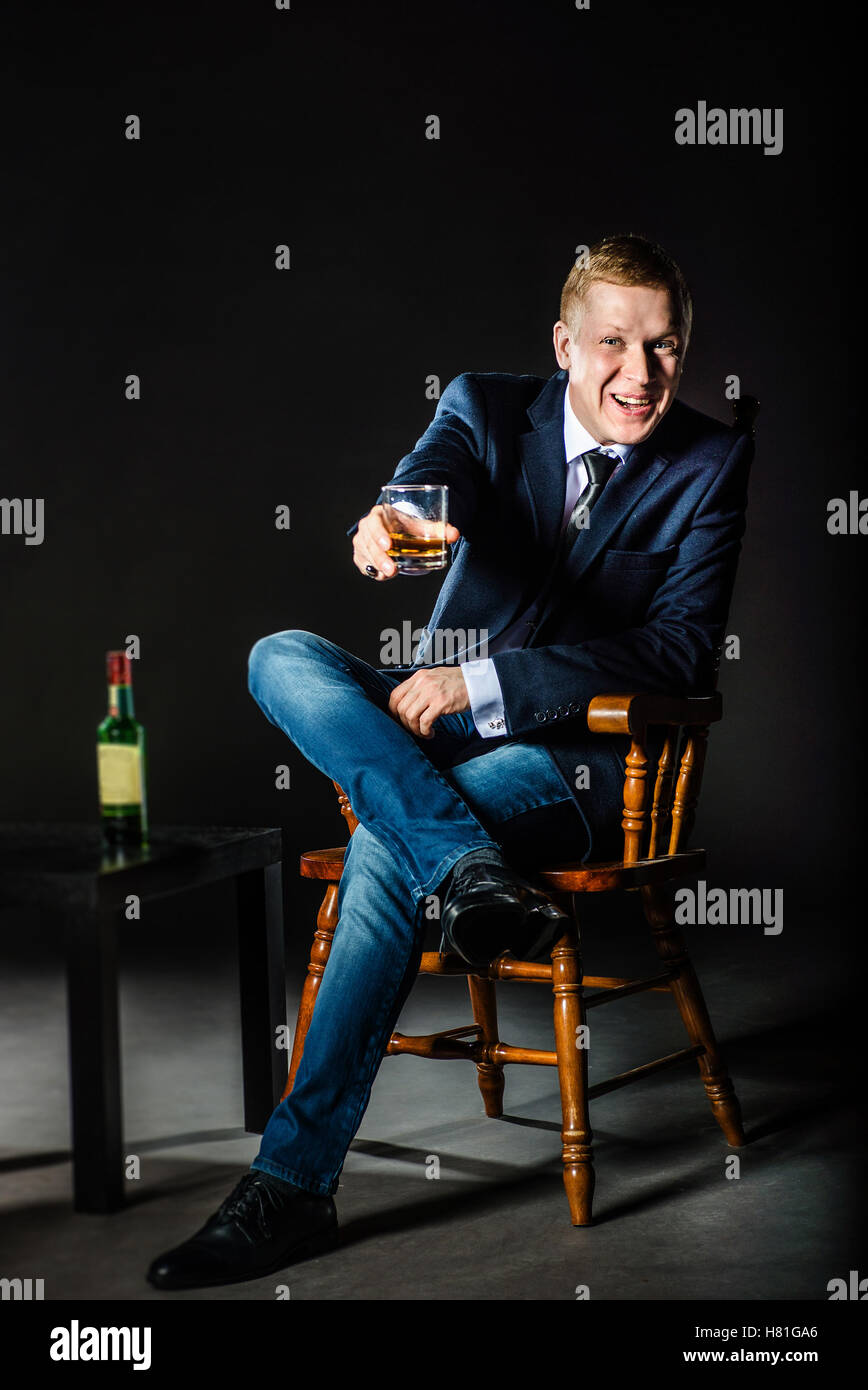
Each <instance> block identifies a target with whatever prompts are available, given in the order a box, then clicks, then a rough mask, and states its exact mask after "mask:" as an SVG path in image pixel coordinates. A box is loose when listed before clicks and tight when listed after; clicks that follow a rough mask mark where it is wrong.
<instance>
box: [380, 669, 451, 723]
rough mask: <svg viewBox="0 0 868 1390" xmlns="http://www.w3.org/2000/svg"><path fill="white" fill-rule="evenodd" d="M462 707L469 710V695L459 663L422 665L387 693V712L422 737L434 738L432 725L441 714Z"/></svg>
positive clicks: (449, 712)
mask: <svg viewBox="0 0 868 1390" xmlns="http://www.w3.org/2000/svg"><path fill="white" fill-rule="evenodd" d="M465 709H470V697H469V696H468V694H467V686H466V684H465V682H464V672H463V671H462V670H461V667H460V666H429V667H423V669H422V670H420V671H417V672H416V673H415V674H414V675H412V676H411V677H410V679H409V680H406V681H402V682H401V684H400V685H396V686H395V689H394V690H393V691H392V693H391V695H390V696H389V712H390V713H391V714H393V715H394V716H395V718H396V719H399V720H400V721H401V723H402V724H403V725H404V728H405V729H409V730H410V733H411V734H419V735H421V737H422V738H433V737H434V731H433V728H432V725H433V724H434V721H435V720H436V719H439V718H440V716H441V714H459V713H460V712H461V710H465Z"/></svg>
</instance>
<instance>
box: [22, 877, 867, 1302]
mask: <svg viewBox="0 0 868 1390" xmlns="http://www.w3.org/2000/svg"><path fill="white" fill-rule="evenodd" d="M632 901H633V902H635V900H632ZM305 906H306V904H305ZM188 911H189V913H190V915H189V916H188V917H187V919H186V920H185V921H179V920H178V919H177V917H173V916H172V915H171V912H169V911H168V909H167V910H166V911H165V912H164V913H163V915H162V917H160V916H159V914H157V916H156V917H152V919H151V921H150V923H149V924H148V930H147V932H146V931H145V928H144V926H143V925H142V924H136V925H137V926H138V927H139V928H140V934H139V936H138V938H137V937H136V936H135V935H133V934H131V936H130V937H129V938H128V940H127V942H126V943H125V949H124V974H123V989H122V1030H123V1047H124V1087H125V1130H126V1136H127V1138H126V1142H125V1147H126V1151H127V1152H128V1153H130V1154H137V1155H138V1156H139V1157H140V1160H141V1177H140V1179H139V1180H138V1181H131V1182H130V1183H129V1184H128V1190H129V1204H128V1207H127V1208H126V1209H125V1210H124V1211H122V1212H120V1213H117V1214H114V1215H111V1216H90V1215H80V1214H79V1215H77V1214H75V1213H73V1211H72V1209H71V1200H70V1191H71V1188H70V1182H71V1170H70V1163H69V1154H68V1148H69V1115H68V1099H67V1080H66V1033H65V1028H66V1023H65V1005H64V985H63V975H62V968H61V961H60V956H59V951H58V946H57V943H56V942H53V941H52V940H50V939H48V938H47V937H45V936H44V935H43V934H42V929H41V926H40V924H39V923H38V921H34V920H33V919H32V918H30V917H24V916H16V915H15V914H14V913H9V912H7V913H6V914H5V915H4V917H3V919H2V926H3V942H4V946H5V952H6V959H5V965H4V969H3V974H2V984H0V991H2V993H0V1006H2V1008H0V1086H2V1096H3V1106H2V1121H0V1173H2V1176H3V1183H2V1198H0V1232H2V1235H0V1261H2V1267H0V1275H5V1276H10V1277H11V1276H13V1275H17V1276H19V1277H31V1278H43V1279H44V1280H45V1296H46V1299H58V1300H73V1299H96V1300H99V1299H109V1298H111V1299H144V1300H148V1299H166V1298H176V1299H181V1300H183V1299H209V1300H216V1301H219V1300H262V1299H274V1298H275V1296H276V1292H275V1290H276V1287H277V1285H279V1284H286V1285H288V1286H289V1291H290V1296H291V1298H292V1299H308V1300H311V1299H318V1300H328V1299H368V1300H370V1299H375V1300H393V1299H420V1300H421V1299H428V1300H430V1299H468V1300H470V1299H472V1300H480V1299H488V1300H502V1299H507V1298H508V1299H535V1300H560V1299H565V1300H574V1299H575V1298H576V1290H577V1287H578V1286H580V1285H587V1286H588V1289H589V1293H590V1296H591V1298H592V1299H607V1300H620V1299H639V1300H668V1299H688V1300H717V1299H722V1298H727V1299H744V1300H769V1299H807V1300H816V1299H826V1298H828V1294H827V1292H826V1285H827V1283H828V1281H829V1280H830V1279H831V1278H833V1277H836V1276H838V1275H844V1276H846V1273H847V1271H848V1270H849V1269H851V1268H856V1267H858V1260H859V1255H860V1254H861V1253H862V1252H861V1250H860V1248H859V1246H860V1242H859V1239H858V1233H857V1232H856V1231H855V1229H854V1225H853V1212H852V1200H853V1194H854V1191H855V1190H856V1184H857V1180H858V1179H857V1172H856V1167H855V1163H856V1159H855V1151H854V1145H853V1136H854V1132H855V1127H856V1123H857V1114H856V1112H855V1110H854V1109H852V1108H850V1106H849V1105H848V1103H847V1101H846V1099H845V1094H846V1092H845V1083H846V1078H845V1077H843V1076H841V1075H840V1074H839V1073H838V1071H837V1070H836V1065H835V1063H836V1058H838V1057H839V1056H840V1054H841V1050H842V1049H843V1047H844V1040H843V1039H842V1040H841V1048H840V1049H839V1047H838V1045H837V1042H836V1036H837V1035H836V1029H837V1027H838V1021H839V1020H840V1018H841V1016H842V1011H841V1006H840V1001H841V998H842V994H843V990H844V987H845V975H846V967H845V965H843V964H842V966H841V967H840V968H839V970H838V971H837V973H835V972H832V973H830V974H829V975H828V976H827V977H826V978H825V980H824V982H823V987H822V991H821V993H820V994H819V996H818V992H817V987H816V986H817V979H816V970H815V967H814V965H813V958H812V955H811V953H810V951H809V949H808V942H809V940H811V939H812V934H811V933H809V932H808V930H807V927H806V929H805V931H804V933H803V936H802V938H800V937H799V934H798V932H797V931H794V930H791V931H790V935H789V938H788V940H787V944H786V946H784V943H783V941H782V940H781V939H780V938H765V937H763V935H762V930H761V928H755V927H741V928H738V929H735V930H734V931H733V930H731V931H730V932H729V933H728V934H726V935H725V936H724V935H723V934H720V933H718V934H715V933H714V931H713V929H711V928H704V929H703V928H696V929H694V932H693V934H692V946H693V951H694V958H695V959H696V961H697V964H698V966H699V967H700V970H701V975H702V979H703V984H704V986H705V990H706V996H707V999H708V1002H709V1006H710V1008H711V1011H712V1016H713V1018H714V1020H715V1023H716V1026H717V1031H718V1034H719V1036H720V1037H721V1039H722V1040H723V1041H724V1042H725V1045H726V1051H727V1056H728V1059H729V1061H730V1066H731V1070H732V1072H733V1075H734V1079H735V1081H736V1084H737V1088H738V1092H739V1095H740V1098H741V1101H742V1106H743V1109H744V1113H745V1118H746V1124H747V1128H748V1132H749V1137H750V1139H751V1142H750V1144H749V1145H748V1146H747V1147H746V1148H745V1149H743V1150H742V1151H741V1158H740V1163H741V1172H740V1177H738V1178H737V1179H732V1178H727V1176H726V1166H727V1162H726V1161H727V1157H728V1155H729V1154H730V1152H731V1151H730V1150H728V1149H727V1147H726V1144H725V1142H724V1140H723V1137H722V1135H721V1132H720V1130H719V1128H718V1126H717V1124H716V1122H715V1121H714V1119H713V1118H712V1116H711V1113H710V1110H709V1107H708V1105H707V1103H706V1100H705V1093H704V1090H703V1088H702V1086H701V1084H700V1082H699V1080H698V1076H697V1072H696V1070H695V1067H694V1065H693V1064H692V1063H688V1064H686V1065H685V1066H684V1067H682V1068H680V1069H678V1070H675V1071H672V1072H670V1073H667V1074H664V1075H661V1076H660V1077H658V1078H655V1079H653V1080H651V1081H649V1082H646V1083H644V1084H643V1085H642V1086H637V1087H633V1088H630V1089H628V1090H624V1091H620V1092H616V1093H614V1094H611V1095H609V1096H605V1097H602V1098H600V1099H599V1100H597V1101H595V1102H594V1103H593V1106H592V1121H593V1123H594V1132H595V1153H596V1169H597V1191H596V1205H595V1213H596V1218H597V1219H596V1224H595V1225H594V1226H593V1227H591V1228H588V1229H574V1228H573V1227H572V1226H571V1225H570V1222H569V1216H568V1210H567V1205H566V1200H565V1196H564V1191H563V1186H562V1183H561V1178H560V1162H559V1133H558V1131H559V1120H560V1106H559V1097H558V1092H557V1080H556V1074H555V1073H554V1072H553V1071H551V1070H549V1069H543V1068H536V1067H512V1068H510V1069H508V1071H507V1089H506V1110H507V1113H506V1115H505V1116H504V1118H503V1119H502V1120H488V1119H486V1118H485V1116H484V1114H483V1112H482V1105H481V1099H480V1096H479V1092H478V1089H477V1084H476V1073H475V1068H473V1067H472V1066H471V1065H469V1064H467V1063H462V1062H446V1063H431V1062H424V1061H420V1060H418V1059H414V1058H404V1057H402V1058H387V1059H386V1060H385V1061H384V1063H383V1066H382V1068H381V1071H380V1074H379V1076H378V1078H377V1082H376V1084H375V1087H374V1092H373V1096H372V1100H371V1104H370V1106H369V1108H368V1111H367V1113H366V1115H365V1118H364V1122H363V1124H362V1128H361V1130H360V1132H359V1135H358V1137H357V1139H356V1141H355V1143H354V1144H353V1146H352V1149H351V1151H350V1153H349V1155H348V1158H347V1163H346V1166H345V1169H344V1173H343V1179H342V1185H341V1189H340V1191H339V1193H338V1197H337V1203H338V1213H339V1219H340V1223H341V1228H342V1244H341V1247H340V1248H339V1249H338V1251H337V1252H335V1253H333V1254H331V1255H329V1256H327V1257H322V1258H320V1259H317V1260H313V1261H309V1262H307V1263H304V1264H300V1265H296V1266H294V1267H292V1268H290V1269H289V1270H287V1271H286V1273H285V1274H282V1275H280V1276H270V1277H269V1278H267V1279H263V1280H259V1281H255V1282H251V1283H246V1284H239V1285H233V1286H231V1287H227V1288H223V1289H216V1290H209V1291H196V1292H193V1293H187V1294H175V1295H167V1294H159V1293H157V1292H155V1291H154V1290H152V1289H151V1288H150V1287H149V1286H148V1285H147V1284H146V1283H145V1282H144V1277H143V1276H144V1271H145V1268H146V1266H147V1264H148V1262H149V1261H150V1259H151V1258H152V1257H153V1256H154V1255H155V1254H156V1253H158V1252H159V1251H160V1250H162V1249H165V1248H166V1247H168V1246H170V1245H173V1244H175V1243H177V1242H178V1241H179V1240H181V1239H183V1238H185V1237H186V1236H187V1235H189V1234H191V1233H192V1231H193V1230H194V1229H195V1228H196V1227H197V1226H199V1225H200V1224H201V1223H202V1222H203V1220H204V1219H205V1218H206V1217H207V1216H208V1215H209V1214H210V1212H211V1211H212V1210H213V1209H214V1208H215V1207H216V1206H217V1205H218V1203H219V1201H220V1200H221V1199H222V1198H223V1196H225V1194H226V1193H227V1191H228V1190H229V1189H230V1187H231V1186H232V1185H233V1184H234V1183H235V1181H236V1180H237V1178H238V1177H239V1176H240V1174H241V1172H242V1171H243V1170H244V1169H245V1168H246V1166H247V1164H248V1163H249V1161H250V1159H251V1158H252V1157H253V1156H254V1154H255V1153H256V1149H257V1139H256V1137H255V1136H251V1135H245V1134H244V1133H243V1131H242V1130H241V1129H239V1128H237V1126H238V1125H239V1123H240V1113H241V1110H240V1107H241V1095H240V1058H239V1029H238V1020H237V1006H236V998H235V976H234V961H233V954H232V923H231V920H230V918H229V916H228V915H227V909H226V907H225V902H224V901H223V900H222V899H220V898H219V896H217V895H216V894H205V893H203V894H200V895H198V898H197V900H196V902H195V903H194V904H193V906H192V907H191V908H190V909H189V910H188ZM628 926H629V930H628V932H627V934H626V935H625V936H624V938H623V940H621V939H619V940H618V942H617V948H616V949H615V951H614V953H613V950H612V948H611V946H610V947H609V949H608V951H607V949H606V945H607V942H606V936H607V932H608V933H609V935H610V936H611V929H610V928H608V927H605V925H602V926H601V925H600V924H595V923H592V924H591V926H590V927H589V932H588V957H589V962H588V963H589V968H594V969H597V970H601V971H602V970H603V969H604V968H606V967H608V968H609V969H610V970H611V971H612V973H622V972H624V971H625V970H629V969H630V968H632V967H634V966H638V967H639V968H640V969H641V968H642V964H643V962H645V963H648V961H649V959H650V958H649V957H648V956H647V955H646V947H645V941H644V938H643V935H642V933H641V931H640V930H639V927H638V920H637V919H636V918H635V916H634V917H633V918H631V919H630V923H629V924H628ZM816 926H817V924H816V923H814V924H813V930H816ZM297 932H298V934H299V935H302V934H303V935H305V936H306V935H307V928H306V925H305V923H304V922H303V921H300V924H299V926H298V928H297ZM739 933H741V935H739ZM800 940H803V941H804V943H805V944H804V946H800V944H799V942H800ZM832 956H833V958H835V959H841V960H843V957H842V956H841V954H840V953H837V954H836V953H834V952H833V953H832ZM746 958H747V959H746ZM746 966H747V968H745V967H746ZM302 971H303V964H302V962H301V959H300V958H298V959H295V958H294V959H293V961H292V963H291V968H290V971H289V993H290V998H289V1007H290V1010H294V1007H295V1005H296V1002H297V992H298V989H299V987H300V983H301V977H302ZM648 973H650V971H649V972H648ZM500 994H501V1009H500V1011H501V1035H502V1036H503V1037H504V1038H505V1039H506V1040H507V1041H517V1042H526V1043H529V1044H530V1045H537V1046H549V1045H551V1044H550V1042H549V1039H550V1000H549V995H548V992H547V990H546V989H545V987H543V986H524V985H522V986H519V985H513V986H507V987H503V988H502V989H501V992H500ZM293 1016H294V1015H293V1014H292V1013H291V1014H290V1017H293ZM466 1021H469V1010H468V1008H467V1003H466V990H465V986H464V983H463V982H462V981H439V980H430V979H425V980H421V981H420V982H419V983H418V985H417V987H416V989H415V991H414V993H413V995H412V996H411V999H410V1001H409V1003H408V1005H407V1007H406V1009H405V1011H404V1015H403V1017H402V1020H401V1025H400V1026H401V1028H402V1031H419V1032H429V1031H432V1030H433V1029H435V1028H442V1027H449V1026H454V1025H455V1024H458V1023H463V1022H466ZM592 1021H593V1022H594V1024H595V1031H594V1036H593V1046H592V1051H591V1073H592V1080H593V1079H600V1078H602V1077H603V1076H605V1075H609V1074H610V1073H611V1072H612V1071H617V1070H621V1069H622V1068H624V1067H627V1066H632V1065H635V1064H637V1063H639V1062H641V1061H644V1060H647V1059H648V1058H649V1057H650V1056H654V1055H658V1054H659V1053H662V1052H666V1051H670V1050H673V1049H674V1048H677V1047H680V1046H682V1045H683V1037H682V1035H681V1032H680V1023H679V1020H678V1017H677V1014H676V1013H675V1011H674V1009H673V1006H672V1004H671V1002H670V1001H669V999H668V998H667V997H666V996H663V995H651V996H640V997H638V998H635V999H630V1000H626V1001H623V1002H622V1003H620V1004H616V1005H612V1006H611V1007H610V1008H607V1009H604V1010H602V1011H600V1013H598V1014H596V1015H595V1016H592ZM432 1156H435V1157H436V1158H437V1159H438V1160H439V1170H440V1176H439V1178H438V1179H432V1178H429V1177H428V1176H426V1173H427V1172H428V1171H430V1170H431V1168H432V1167H433V1165H432V1163H431V1162H430V1159H431V1157H432ZM863 1263H864V1260H863Z"/></svg>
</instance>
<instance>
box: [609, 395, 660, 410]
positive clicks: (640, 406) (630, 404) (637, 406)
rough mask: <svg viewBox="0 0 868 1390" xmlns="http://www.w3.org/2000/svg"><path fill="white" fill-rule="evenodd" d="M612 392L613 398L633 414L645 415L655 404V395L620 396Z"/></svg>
mask: <svg viewBox="0 0 868 1390" xmlns="http://www.w3.org/2000/svg"><path fill="white" fill-rule="evenodd" d="M611 394H612V400H613V401H615V402H616V403H617V404H618V405H619V406H620V407H621V409H622V410H626V411H628V412H629V413H630V414H631V415H643V414H644V413H645V411H646V410H649V409H650V408H651V406H652V405H654V404H655V401H654V397H653V396H618V395H616V394H615V392H614V391H613V392H612V393H611Z"/></svg>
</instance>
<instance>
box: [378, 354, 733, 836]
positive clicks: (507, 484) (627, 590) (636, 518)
mask: <svg viewBox="0 0 868 1390" xmlns="http://www.w3.org/2000/svg"><path fill="white" fill-rule="evenodd" d="M566 384H567V373H566V372H565V371H559V372H556V373H555V374H554V376H552V377H550V378H549V379H548V380H547V381H546V380H545V379H544V378H542V377H537V376H512V375H506V374H504V373H499V372H492V373H475V372H468V373H464V374H463V375H461V376H458V377H456V378H455V379H454V380H453V381H451V382H450V383H449V385H448V387H447V388H446V390H445V391H444V392H443V395H442V397H441V398H440V401H439V403H438V406H437V411H436V414H435V416H434V419H433V421H432V423H431V425H430V426H429V428H428V429H427V430H426V431H425V433H424V435H423V436H422V438H421V439H420V440H419V441H418V443H417V444H416V447H415V448H414V450H413V451H412V453H410V454H407V455H406V456H405V457H404V458H403V459H401V461H400V463H399V464H398V467H397V469H396V470H395V474H394V478H393V481H395V482H426V483H436V482H443V483H447V484H448V486H449V520H450V521H451V522H452V523H453V524H454V525H455V526H456V527H457V528H458V530H459V531H460V532H461V539H460V540H459V541H456V542H455V544H454V546H453V547H452V551H453V554H452V564H451V566H450V569H449V571H448V573H447V575H446V578H445V581H444V583H443V585H442V587H441V590H440V594H439V597H438V599H437V603H436V606H435V608H434V612H433V614H432V616H431V619H430V621H429V623H428V625H427V626H428V630H429V632H433V631H434V630H435V629H451V630H452V631H456V630H462V631H470V630H472V629H475V630H477V631H479V630H480V629H487V631H488V640H489V641H492V640H493V639H494V638H495V637H496V636H497V635H498V633H500V632H502V631H503V630H504V629H505V628H506V627H508V626H509V624H510V623H511V622H513V621H514V619H515V618H517V617H518V616H519V615H520V614H521V612H522V611H523V610H524V609H525V608H526V607H527V606H528V605H529V604H530V602H531V601H532V600H533V599H534V597H535V596H536V595H537V594H539V593H540V592H541V590H542V587H543V584H544V581H545V578H546V575H547V573H548V570H549V568H550V565H551V561H552V556H553V553H554V551H555V548H556V546H557V541H558V535H559V531H560V527H561V523H562V518H563V511H564V505H565V495H566V466H565V465H566V460H565V458H564V442H563V397H564V391H565V389H566ZM752 458H753V444H752V441H751V439H750V437H749V436H748V435H747V434H746V433H744V432H742V431H737V430H734V429H731V428H728V427H727V426H725V425H722V424H721V423H720V422H719V421H717V420H714V419H711V418H710V417H709V416H707V415H702V414H700V412H699V411H696V410H693V409H691V408H690V407H689V406H687V405H683V404H681V403H680V402H679V401H678V400H676V401H674V402H673V404H672V406H671V407H670V409H669V411H668V412H667V414H666V415H665V416H664V417H663V420H662V421H661V422H660V424H659V425H658V427H657V429H656V430H655V431H654V433H653V434H652V435H651V437H650V438H649V439H648V440H647V441H646V442H645V443H643V444H640V445H638V446H637V447H636V448H635V449H634V451H633V453H632V455H631V457H630V460H629V463H627V464H626V465H625V466H624V467H622V468H620V469H618V471H617V472H616V473H615V474H614V475H613V476H612V478H611V479H610V480H609V482H608V483H607V485H606V487H605V489H604V491H603V493H602V495H601V497H600V499H599V501H598V503H597V505H596V506H595V508H594V510H593V512H592V514H591V516H590V518H589V525H588V527H587V529H585V530H581V531H579V533H578V536H577V538H576V541H575V543H574V545H573V547H572V550H571V552H570V555H569V557H568V560H567V564H566V569H565V573H564V577H563V582H562V584H561V585H560V586H559V589H558V591H557V592H556V593H555V594H554V595H553V599H552V603H551V605H550V608H549V616H548V619H547V621H546V622H545V624H544V625H543V628H542V629H541V633H540V637H541V639H542V640H541V643H540V645H532V646H530V647H526V648H523V649H521V650H516V651H507V652H500V653H498V654H496V655H494V656H493V661H494V666H495V669H496V670H497V674H498V677H499V680H500V684H501V688H502V690H503V697H504V708H505V713H506V721H507V736H508V737H511V738H524V739H526V738H531V739H533V740H534V741H537V740H539V741H541V742H543V743H545V744H546V745H547V746H548V747H549V748H550V749H551V752H552V754H553V755H554V757H555V760H556V761H557V764H558V767H559V769H560V771H561V774H562V776H563V778H564V782H565V785H566V787H567V788H568V790H569V793H570V795H571V796H572V797H573V799H574V800H575V801H576V804H577V805H578V806H579V808H580V809H581V810H582V812H583V814H584V815H585V819H586V821H587V822H588V827H589V830H590V832H591V834H592V836H593V837H594V839H595V841H596V843H595V850H599V849H600V848H601V847H602V846H604V847H605V848H606V849H612V850H613V851H614V850H615V849H616V848H617V840H616V837H617V832H618V827H619V825H620V817H621V791H622V786H623V757H624V756H625V755H626V751H627V749H628V748H629V740H624V739H619V738H617V739H616V738H612V739H608V738H602V737H599V736H594V735H591V734H589V732H588V728H587V722H586V717H587V709H588V704H589V703H590V701H591V700H592V699H593V697H594V696H595V695H599V694H602V693H604V692H607V691H608V692H625V693H626V692H630V691H657V692H664V693H669V694H679V695H690V694H693V695H702V694H709V693H711V692H712V691H713V690H714V688H715V685H716V680H717V668H718V663H719V659H720V649H721V644H722V641H723V638H724V635H725V628H726V620H727V616H728V612H729V606H730V600H731V597H732V589H733V584H734V581H735V574H736V567H737V563H738V556H739V552H740V549H741V538H742V535H743V533H744V527H745V508H746V505H747V483H748V473H749V469H750V464H751V460H752ZM472 655H474V653H473V652H472V651H469V652H467V653H459V654H457V655H456V657H455V660H461V659H465V658H466V656H472ZM498 743H499V740H480V747H478V748H477V749H476V750H474V751H477V752H480V751H481V752H485V751H488V749H489V748H492V747H497V746H498ZM581 764H587V765H588V766H589V768H590V794H589V793H588V792H584V791H583V792H578V791H577V790H576V787H575V782H576V768H577V766H579V765H581Z"/></svg>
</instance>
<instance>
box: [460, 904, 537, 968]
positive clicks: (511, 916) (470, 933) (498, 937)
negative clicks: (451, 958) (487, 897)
mask: <svg viewBox="0 0 868 1390" xmlns="http://www.w3.org/2000/svg"><path fill="white" fill-rule="evenodd" d="M527 915H528V914H527V911H526V909H525V908H524V907H523V906H522V905H521V904H520V903H516V904H514V905H513V904H504V905H502V906H499V907H492V906H491V905H490V904H487V903H479V904H473V903H471V904H468V906H467V907H465V908H464V909H463V910H462V911H461V912H460V913H456V914H453V917H454V920H453V919H452V918H450V919H449V921H448V922H447V921H446V920H445V919H444V920H441V922H440V929H441V931H442V933H443V936H444V938H445V940H446V943H447V945H448V946H449V948H450V949H451V950H452V951H454V952H455V954H456V955H458V956H460V957H461V959H462V960H463V961H465V962H466V964H467V965H475V966H480V967H486V968H487V967H488V966H489V965H490V964H491V962H492V961H493V960H494V959H496V957H497V956H500V955H503V952H504V951H506V950H508V949H509V937H510V934H511V933H512V932H515V931H516V930H518V929H520V928H521V926H522V924H523V923H524V922H525V921H526V919H527ZM456 921H457V923H458V926H459V938H460V939H462V940H463V945H462V944H459V941H456V939H455V936H454V929H455V923H456ZM465 938H470V939H469V940H467V939H465ZM471 951H472V952H473V954H472V955H470V954H469V953H470V952H471ZM489 952H490V954H489Z"/></svg>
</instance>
